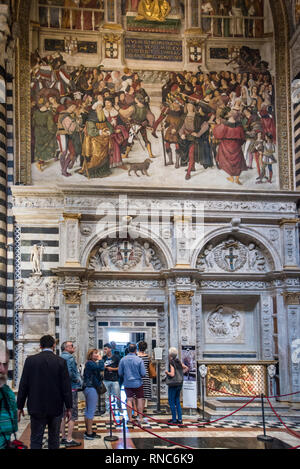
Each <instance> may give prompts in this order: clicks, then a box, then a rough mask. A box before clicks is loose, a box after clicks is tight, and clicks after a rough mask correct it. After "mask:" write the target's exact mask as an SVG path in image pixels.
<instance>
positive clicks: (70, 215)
mask: <svg viewBox="0 0 300 469" xmlns="http://www.w3.org/2000/svg"><path fill="white" fill-rule="evenodd" d="M63 217H64V220H78V221H80V220H81V213H63Z"/></svg>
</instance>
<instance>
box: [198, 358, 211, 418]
mask: <svg viewBox="0 0 300 469" xmlns="http://www.w3.org/2000/svg"><path fill="white" fill-rule="evenodd" d="M199 373H200V382H201V397H202V417H199V418H198V422H209V418H206V417H205V378H206V375H207V366H205V365H200V366H199Z"/></svg>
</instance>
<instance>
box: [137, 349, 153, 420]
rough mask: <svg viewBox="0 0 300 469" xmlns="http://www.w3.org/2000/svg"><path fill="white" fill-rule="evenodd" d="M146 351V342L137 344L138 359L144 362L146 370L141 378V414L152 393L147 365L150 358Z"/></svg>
mask: <svg viewBox="0 0 300 469" xmlns="http://www.w3.org/2000/svg"><path fill="white" fill-rule="evenodd" d="M146 350H147V342H143V341H141V342H139V343H138V357H140V358H141V359H142V360H143V362H144V366H145V370H146V376H144V378H142V381H143V390H144V398H145V399H144V409H143V412H144V411H145V409H146V408H147V403H148V402H147V401H148V399H151V398H152V392H151V380H150V376H149V364H150V357H149V355H148V354H147V353H146Z"/></svg>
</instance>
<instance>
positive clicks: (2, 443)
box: [0, 340, 18, 449]
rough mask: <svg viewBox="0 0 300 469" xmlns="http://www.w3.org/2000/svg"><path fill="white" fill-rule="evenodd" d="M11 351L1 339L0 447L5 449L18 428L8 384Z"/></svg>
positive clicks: (13, 402)
mask: <svg viewBox="0 0 300 469" xmlns="http://www.w3.org/2000/svg"><path fill="white" fill-rule="evenodd" d="M8 363H9V353H8V350H7V348H6V345H5V342H4V341H3V340H0V449H4V448H5V447H6V445H7V442H9V441H10V437H11V435H12V434H13V433H16V432H17V430H18V414H17V404H16V399H15V395H14V393H13V392H12V390H11V389H10V388H9V386H7V384H6V381H7V373H8Z"/></svg>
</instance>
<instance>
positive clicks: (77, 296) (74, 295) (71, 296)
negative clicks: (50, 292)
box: [63, 290, 82, 305]
mask: <svg viewBox="0 0 300 469" xmlns="http://www.w3.org/2000/svg"><path fill="white" fill-rule="evenodd" d="M63 295H64V297H65V302H66V304H67V305H79V304H80V303H81V295H82V291H81V290H63Z"/></svg>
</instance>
